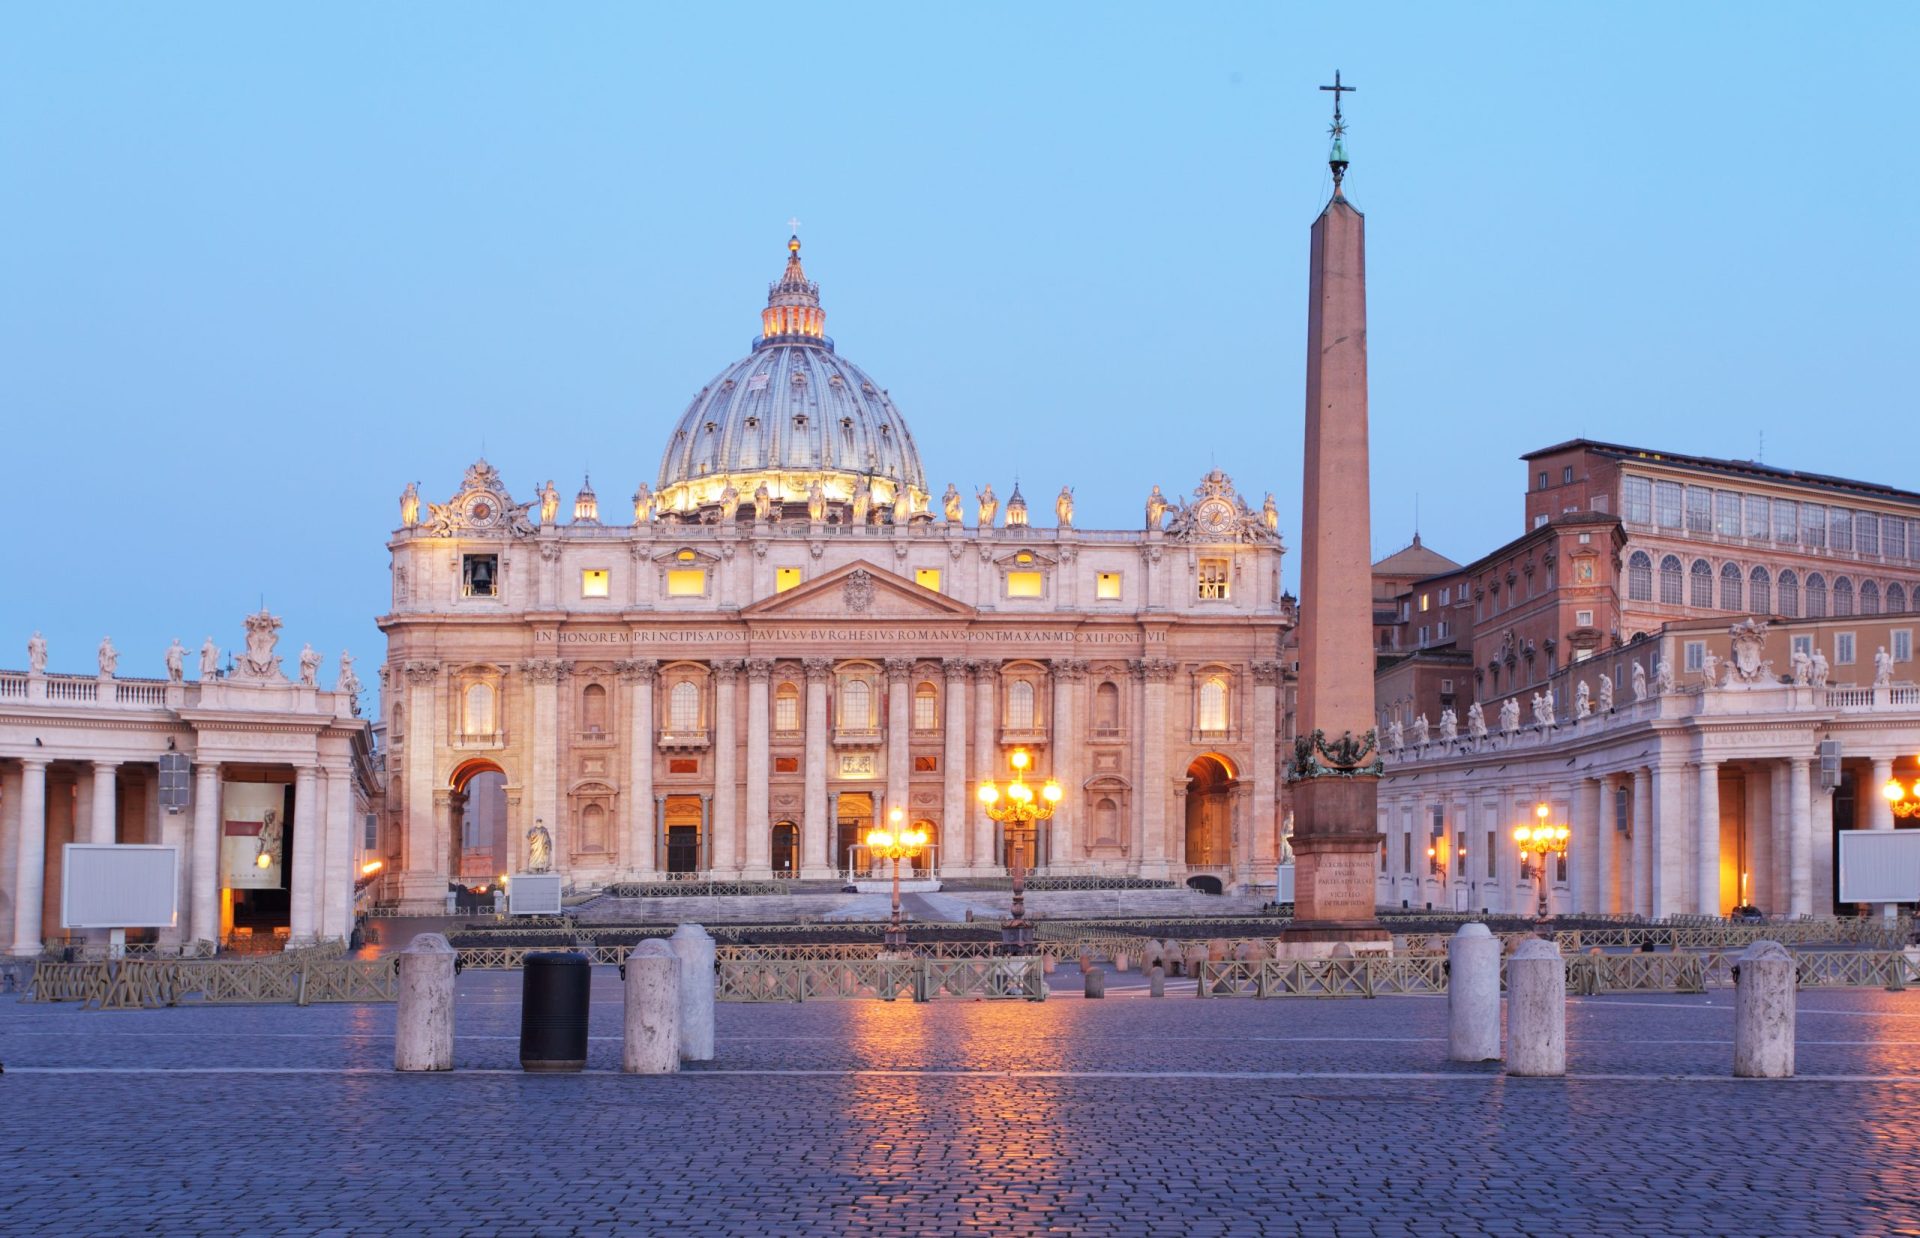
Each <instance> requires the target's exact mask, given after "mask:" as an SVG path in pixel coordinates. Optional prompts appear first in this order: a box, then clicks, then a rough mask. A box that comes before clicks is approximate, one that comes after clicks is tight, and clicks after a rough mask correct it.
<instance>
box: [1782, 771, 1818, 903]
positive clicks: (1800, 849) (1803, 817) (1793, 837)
mask: <svg viewBox="0 0 1920 1238" xmlns="http://www.w3.org/2000/svg"><path fill="white" fill-rule="evenodd" d="M1786 799H1787V864H1786V868H1787V914H1788V915H1790V916H1807V915H1812V914H1813V764H1812V762H1811V761H1810V760H1808V758H1806V757H1794V758H1792V759H1790V760H1789V761H1788V762H1787V796H1786Z"/></svg>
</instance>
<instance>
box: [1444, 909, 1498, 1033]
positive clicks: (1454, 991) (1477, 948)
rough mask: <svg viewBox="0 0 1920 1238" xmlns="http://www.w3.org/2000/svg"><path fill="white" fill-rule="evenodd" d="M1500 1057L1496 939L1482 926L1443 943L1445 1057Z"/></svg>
mask: <svg viewBox="0 0 1920 1238" xmlns="http://www.w3.org/2000/svg"><path fill="white" fill-rule="evenodd" d="M1499 1058H1500V939H1499V938H1497V937H1495V936H1494V935H1493V934H1492V933H1490V932H1488V931H1487V926H1486V925H1484V924H1480V923H1467V924H1463V925H1461V926H1460V928H1459V930H1458V931H1456V932H1455V933H1454V935H1453V939H1452V940H1451V941H1449V942H1447V1059H1448V1060H1449V1061H1453V1062H1494V1061H1498V1060H1499Z"/></svg>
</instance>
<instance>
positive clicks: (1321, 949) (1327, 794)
mask: <svg viewBox="0 0 1920 1238" xmlns="http://www.w3.org/2000/svg"><path fill="white" fill-rule="evenodd" d="M1377 786H1378V784H1377V781H1376V780H1375V779H1374V778H1371V777H1368V776H1365V775H1360V776H1356V777H1348V778H1337V777H1335V778H1314V779H1307V780H1304V781H1301V782H1296V783H1294V784H1293V806H1294V815H1295V819H1296V821H1297V822H1299V823H1300V824H1298V825H1296V826H1295V833H1294V843H1293V848H1294V878H1293V881H1294V886H1293V911H1294V916H1293V923H1292V924H1291V925H1289V926H1288V927H1287V929H1286V930H1285V931H1284V932H1283V933H1281V935H1280V941H1279V943H1278V945H1277V947H1276V951H1275V953H1276V954H1277V956H1278V957H1280V958H1289V959H1320V958H1326V957H1327V956H1329V955H1330V954H1332V953H1333V950H1334V947H1336V946H1340V945H1345V946H1348V947H1350V948H1351V949H1352V950H1353V952H1354V953H1355V954H1369V953H1378V954H1387V953H1391V952H1392V950H1393V935H1392V934H1391V933H1389V932H1387V930H1386V929H1385V928H1383V927H1382V926H1381V924H1380V921H1379V920H1378V919H1376V918H1375V913H1374V904H1375V899H1376V894H1375V883H1374V879H1375V875H1376V874H1377V873H1378V871H1379V868H1380V833H1379V831H1378V829H1377V828H1376V826H1375V825H1374V805H1375V803H1376V801H1377V798H1378V796H1377V793H1376V792H1377ZM1303 826H1304V827H1305V828H1302V827H1303Z"/></svg>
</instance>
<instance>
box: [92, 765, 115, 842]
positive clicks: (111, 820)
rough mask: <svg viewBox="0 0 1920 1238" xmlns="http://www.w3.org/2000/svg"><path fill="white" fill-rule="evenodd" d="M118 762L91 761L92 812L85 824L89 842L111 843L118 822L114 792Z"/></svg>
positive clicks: (113, 839) (113, 840)
mask: <svg viewBox="0 0 1920 1238" xmlns="http://www.w3.org/2000/svg"><path fill="white" fill-rule="evenodd" d="M119 775H120V763H119V762H118V761H95V762H94V763H93V812H92V814H91V815H92V820H91V821H89V822H88V824H87V841H88V842H90V843H113V842H117V841H118V839H117V838H115V836H114V835H115V827H116V826H117V825H118V824H119V815H118V814H119V805H118V803H117V802H116V799H115V795H114V792H115V791H116V790H118V779H119Z"/></svg>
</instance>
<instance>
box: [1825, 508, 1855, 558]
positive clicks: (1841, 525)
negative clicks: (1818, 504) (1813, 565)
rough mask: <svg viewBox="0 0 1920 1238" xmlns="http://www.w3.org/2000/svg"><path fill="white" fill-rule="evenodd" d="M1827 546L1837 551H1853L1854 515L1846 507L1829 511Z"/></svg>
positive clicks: (1829, 509)
mask: <svg viewBox="0 0 1920 1238" xmlns="http://www.w3.org/2000/svg"><path fill="white" fill-rule="evenodd" d="M1827 545H1829V546H1831V547H1832V548H1833V549H1835V550H1852V549H1853V513H1852V512H1850V511H1848V510H1847V509H1846V508H1844V507H1829V508H1828V509H1827Z"/></svg>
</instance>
